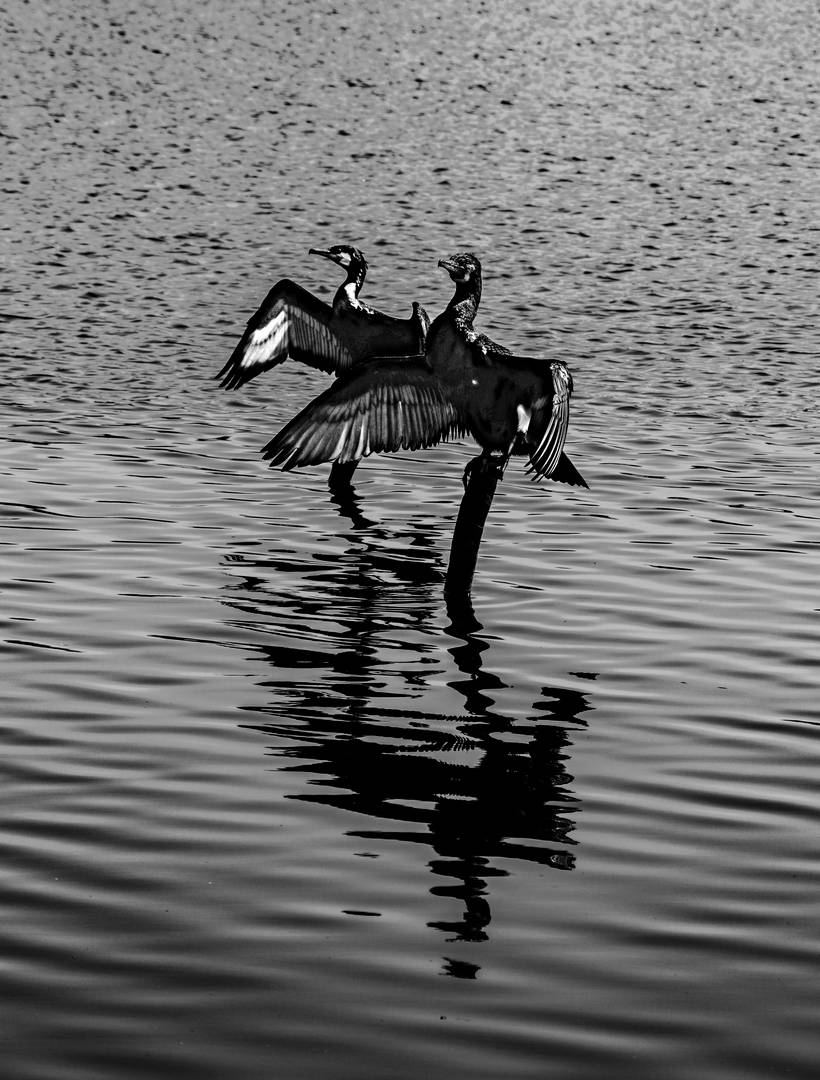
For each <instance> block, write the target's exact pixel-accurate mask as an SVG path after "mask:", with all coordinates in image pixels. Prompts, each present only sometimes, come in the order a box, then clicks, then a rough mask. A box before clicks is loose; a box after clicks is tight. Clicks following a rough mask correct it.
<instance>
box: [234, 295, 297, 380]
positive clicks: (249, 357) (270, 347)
mask: <svg viewBox="0 0 820 1080" xmlns="http://www.w3.org/2000/svg"><path fill="white" fill-rule="evenodd" d="M287 336H288V309H287V307H284V308H283V309H282V310H281V311H278V312H277V313H276V314H275V315H274V317H273V318H272V319H271V320H270V322H269V323H266V324H265V325H264V326H260V327H259V329H258V330H254V332H253V333H252V334H251V336H250V340H249V341H248V345H247V347H246V349H245V354H244V356H243V357H242V361H241V364H242V367H253V366H254V365H255V364H260V363H264V362H265V360H267V359H268V357H270V356H276V354H277V353H278V352H279V351H280V349H281V348H282V345H283V344H284V345H285V347H287Z"/></svg>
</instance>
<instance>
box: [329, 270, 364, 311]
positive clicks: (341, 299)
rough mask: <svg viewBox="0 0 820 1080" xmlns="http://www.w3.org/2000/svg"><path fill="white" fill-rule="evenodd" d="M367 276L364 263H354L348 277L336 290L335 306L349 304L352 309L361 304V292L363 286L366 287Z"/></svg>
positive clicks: (348, 271)
mask: <svg viewBox="0 0 820 1080" xmlns="http://www.w3.org/2000/svg"><path fill="white" fill-rule="evenodd" d="M366 276H367V266H365V265H364V264H363V263H357V262H352V263H351V264H350V266H348V268H347V277H346V278H345V279H344V281H343V282H342V284H341V285H340V286H339V288H338V289H337V290H336V295H335V297H334V298H333V306H334V307H335V306H336V305H337V304H348V305H350V306H351V307H357V306H358V303H359V293H360V292H361V288H362V285H364V279H365V277H366Z"/></svg>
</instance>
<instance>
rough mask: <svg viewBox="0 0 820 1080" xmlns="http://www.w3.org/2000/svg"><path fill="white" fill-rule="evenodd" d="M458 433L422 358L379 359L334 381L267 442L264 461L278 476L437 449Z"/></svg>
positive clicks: (453, 414) (451, 410)
mask: <svg viewBox="0 0 820 1080" xmlns="http://www.w3.org/2000/svg"><path fill="white" fill-rule="evenodd" d="M460 430H461V425H460V424H459V421H458V416H457V414H456V410H455V409H454V407H453V405H452V404H451V403H450V401H449V400H448V399H447V397H446V395H445V394H444V391H443V389H442V387H441V384H440V383H439V381H438V379H437V378H436V377H435V375H433V373H432V371H431V370H430V367H429V365H428V364H427V363H426V361H425V359H424V357H423V356H420V355H419V356H412V357H410V356H408V357H401V358H396V357H393V358H385V357H381V358H379V359H377V360H374V361H372V362H368V363H365V364H362V365H361V366H359V367H357V368H356V370H355V371H353V372H350V373H349V374H347V375H343V376H342V377H341V378H339V379H337V380H336V382H334V383H333V385H332V386H330V387H329V388H328V389H327V390H325V391H324V393H322V394H320V395H319V396H318V397H317V398H315V399H314V400H313V401H312V402H311V403H310V404H309V405H308V406H306V407H305V408H304V409H303V410H302V411H301V412H300V413H299V414H298V415H297V416H295V417H294V419H293V420H291V421H290V423H289V424H286V425H285V427H284V428H282V430H281V431H280V432H279V433H278V434H277V435H275V436H274V437H273V439H271V441H270V442H269V443H268V445H267V446H266V447H265V448H264V450H263V456H264V457H265V458H267V459H268V460H269V461H270V463H271V465H278V466H281V467H282V468H283V469H295V468H300V467H301V466H303V465H318V464H320V463H321V462H325V461H338V462H345V461H358V460H359V459H360V458H363V457H366V456H367V455H368V454H374V453H390V452H394V451H397V450H420V449H422V448H423V447H427V446H435V445H436V443H439V442H441V441H442V440H443V439H447V438H448V437H449V436H450V435H451V434H454V433H455V432H457V431H460Z"/></svg>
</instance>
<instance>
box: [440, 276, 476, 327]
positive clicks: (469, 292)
mask: <svg viewBox="0 0 820 1080" xmlns="http://www.w3.org/2000/svg"><path fill="white" fill-rule="evenodd" d="M480 303H481V274H480V273H474V274H473V275H472V277H471V278H470V280H469V281H457V282H456V291H455V292H454V293H453V298H452V300H451V301H450V303H449V304H448V305H447V308H448V310H449V311H451V312H452V313H453V315H454V316H455V319H456V322H458V323H461V324H463V325H465V326H472V325H473V320H474V319H475V317H476V312H477V311H478V305H479V304H480Z"/></svg>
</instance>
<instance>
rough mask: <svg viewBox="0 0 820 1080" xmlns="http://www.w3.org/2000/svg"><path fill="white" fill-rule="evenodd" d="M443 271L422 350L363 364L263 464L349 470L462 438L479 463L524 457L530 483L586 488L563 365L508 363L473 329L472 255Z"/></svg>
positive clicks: (475, 278)
mask: <svg viewBox="0 0 820 1080" xmlns="http://www.w3.org/2000/svg"><path fill="white" fill-rule="evenodd" d="M439 266H441V267H442V268H443V269H444V270H446V271H447V273H448V274H449V275H450V277H451V279H452V280H453V282H454V283H455V293H454V294H453V297H452V299H451V300H450V303H449V304H448V305H447V307H446V309H445V310H444V311H443V312H442V313H441V315H439V316H438V317H437V318H436V319H435V320H434V321H433V324H432V326H431V327H430V329H429V331H428V334H427V340H426V345H425V349H424V352H423V353H422V354H419V355H416V356H406V357H403V358H394V359H393V360H390V361H384V360H375V361H371V362H368V363H363V364H360V365H359V366H358V367H357V368H356V369H355V370H354V371H351V372H350V373H349V374H345V375H342V376H341V377H340V378H339V379H337V380H336V382H335V383H334V384H333V385H332V386H331V387H330V388H329V389H328V390H326V391H325V392H324V393H323V394H320V395H319V396H318V397H317V398H316V399H315V400H314V401H312V402H311V403H310V404H309V405H308V406H307V407H306V408H305V409H303V410H302V412H301V413H299V414H298V415H297V416H296V417H295V418H294V419H293V420H291V421H290V423H289V424H287V425H286V426H285V427H284V428H283V429H282V430H281V431H280V432H279V433H278V434H277V435H276V436H274V438H273V439H272V440H271V441H270V442H269V443H268V445H267V446H266V447H265V448H264V451H263V453H264V456H265V457H266V458H268V459H269V460H270V462H271V464H272V465H279V466H281V467H282V468H284V469H293V468H297V467H299V466H303V465H316V464H319V463H320V462H323V461H334V462H354V461H358V460H359V459H360V458H362V457H364V456H366V455H367V454H371V453H376V452H384V451H396V450H401V449H408V450H417V449H420V448H422V447H426V446H433V445H435V444H436V443H438V442H440V441H441V440H443V439H447V438H448V437H450V436H452V435H456V434H462V433H464V432H465V431H466V432H468V433H469V434H471V435H472V436H473V438H474V439H475V440H476V442H477V443H478V444H479V446H481V448H482V450H483V454H482V457H481V458H479V459H476V461H480V460H484V461H487V460H488V459H489V460H491V461H494V462H495V463H496V464H498V465H499V466H500V467H501V468H503V467H504V466H505V465H506V463H507V460H508V459H509V457H510V455H511V454H512V453H519V452H521V453H526V454H527V455H528V456H529V461H530V464H529V471H531V472H533V473H534V474H535V477H534V478H535V479H540V478H541V477H546V478H548V479H550V480H559V481H562V482H563V483H566V484H573V485H577V486H582V487H587V483H586V481H585V480H584V478H583V477H582V476H581V474H580V473H579V472H578V470H577V469H576V468H575V466H574V465H573V464H572V462H571V461H570V460H569V458H568V457H567V456H566V454H565V453H564V452H563V447H564V441H565V439H566V434H567V425H568V423H569V399H570V395H571V393H572V376H571V375H570V373H569V370H568V369H567V367H566V365H565V364H564V363H562V362H561V361H560V360H552V361H548V360H543V359H538V358H534V357H524V356H513V355H512V354H511V353H510V352H509V351H508V350H507V349H505V348H503V346H500V345H497V344H496V343H495V342H493V341H491V340H490V339H489V338H488V337H486V336H485V335H483V334H479V333H477V332H476V331H475V330H474V329H473V321H474V319H475V315H476V312H477V310H478V305H479V302H480V300H481V264H480V262H479V261H478V259H477V258H476V256H475V255H473V254H472V253H469V252H465V253H461V254H458V255H454V256H452V258H450V259H442V260H440V261H439ZM473 464H474V463H473V462H471V463H470V465H468V467H467V470H465V482H466V478H467V476H468V474H469V470H470V468H471V466H472V465H473Z"/></svg>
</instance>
